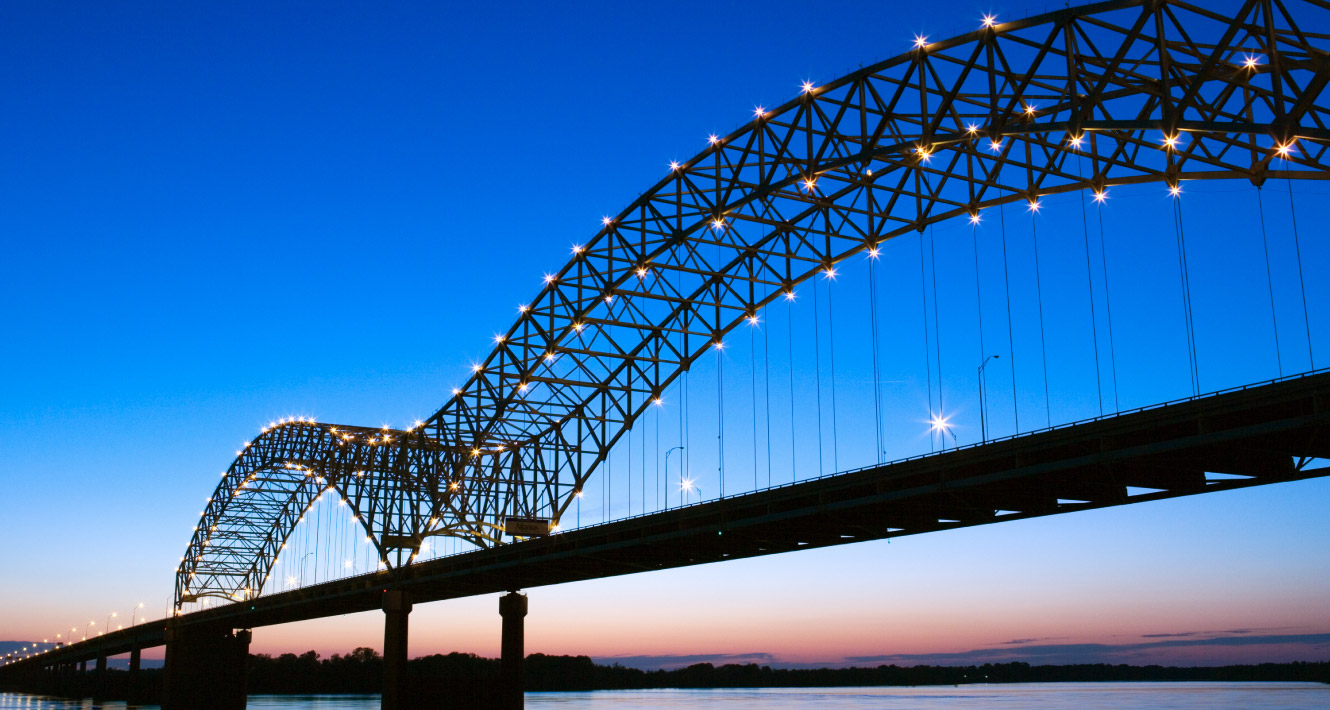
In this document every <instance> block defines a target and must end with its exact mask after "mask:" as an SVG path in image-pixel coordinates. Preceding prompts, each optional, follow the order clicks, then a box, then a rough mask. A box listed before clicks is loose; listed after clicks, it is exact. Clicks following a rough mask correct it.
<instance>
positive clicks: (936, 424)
mask: <svg viewBox="0 0 1330 710" xmlns="http://www.w3.org/2000/svg"><path fill="white" fill-rule="evenodd" d="M929 424H931V425H932V428H933V431H944V430H946V429H947V428H948V424H947V418H946V417H944V416H942V415H940V414H935V415H933V419H932V421H930V422H929Z"/></svg>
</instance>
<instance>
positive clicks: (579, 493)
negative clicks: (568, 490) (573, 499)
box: [573, 491, 582, 498]
mask: <svg viewBox="0 0 1330 710" xmlns="http://www.w3.org/2000/svg"><path fill="white" fill-rule="evenodd" d="M573 495H574V496H577V497H578V498H581V497H582V491H578V492H576V493H574V494H573Z"/></svg>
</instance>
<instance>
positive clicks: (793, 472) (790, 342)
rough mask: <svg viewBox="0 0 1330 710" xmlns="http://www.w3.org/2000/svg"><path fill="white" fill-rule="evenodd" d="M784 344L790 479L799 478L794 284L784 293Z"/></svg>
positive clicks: (796, 479)
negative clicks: (787, 354) (787, 358)
mask: <svg viewBox="0 0 1330 710" xmlns="http://www.w3.org/2000/svg"><path fill="white" fill-rule="evenodd" d="M785 313H786V316H785V344H786V345H787V346H788V347H789V349H790V367H789V368H788V369H789V373H790V479H791V480H794V481H798V480H799V464H798V461H799V458H798V446H799V444H798V439H797V438H796V437H795V435H794V286H790V292H789V293H788V294H786V295H785Z"/></svg>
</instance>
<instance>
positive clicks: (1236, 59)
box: [177, 0, 1330, 601]
mask: <svg viewBox="0 0 1330 710" xmlns="http://www.w3.org/2000/svg"><path fill="white" fill-rule="evenodd" d="M1327 9H1328V8H1327V6H1326V5H1325V4H1324V3H1322V2H1319V1H1316V0H1308V1H1306V2H1297V3H1292V2H1282V1H1279V0H1247V1H1246V2H1243V3H1242V4H1241V5H1240V7H1239V8H1238V9H1237V11H1236V12H1234V13H1233V15H1232V16H1231V17H1226V16H1224V15H1222V14H1220V13H1218V12H1215V11H1212V10H1210V9H1207V8H1205V7H1201V6H1199V5H1196V4H1189V3H1184V2H1168V1H1164V0H1114V1H1110V2H1100V3H1095V4H1091V5H1086V6H1082V7H1077V8H1069V9H1065V10H1059V11H1056V12H1052V13H1049V14H1045V15H1042V16H1038V17H1033V18H1029V19H1025V20H1020V21H1014V22H1004V23H998V22H995V21H994V22H989V21H985V22H984V25H983V26H982V27H980V28H979V29H977V30H976V31H975V32H972V33H970V34H967V35H963V36H960V37H956V38H952V39H948V40H944V41H939V42H931V41H929V40H928V38H919V41H918V42H917V43H916V46H914V47H913V48H912V49H911V50H910V51H908V52H906V53H904V54H901V55H899V56H896V57H893V58H891V59H888V60H886V61H884V62H881V63H879V64H876V65H873V66H870V67H867V68H865V69H862V70H860V71H858V72H855V73H853V74H850V75H848V76H845V77H842V78H840V79H837V80H836V81H833V82H830V83H827V84H825V85H821V86H815V85H811V84H809V85H806V86H805V87H804V91H803V92H802V93H801V94H800V95H798V96H797V97H796V98H794V99H792V100H790V101H788V102H787V103H785V104H783V105H782V106H780V107H777V108H774V109H771V110H759V111H758V112H756V114H755V115H754V117H753V119H752V120H751V121H750V122H749V123H748V124H746V125H744V126H743V127H741V128H740V129H738V130H736V131H735V132H733V133H731V134H730V135H727V136H723V137H720V136H713V137H711V138H710V139H709V141H708V142H707V144H706V146H705V147H704V149H703V150H702V151H701V152H700V153H699V154H697V155H696V156H694V157H693V158H691V159H689V160H687V161H684V162H682V163H679V164H674V165H671V166H669V169H668V170H667V174H666V175H665V177H663V178H662V179H661V180H660V181H659V182H658V183H657V184H656V185H654V186H652V187H651V189H649V190H648V191H647V192H645V193H643V195H642V196H641V197H640V198H639V199H637V200H636V201H635V202H633V203H632V204H631V205H629V206H628V207H627V208H626V209H625V210H623V211H622V212H620V213H619V214H618V215H616V216H614V217H613V218H606V220H605V222H604V224H603V225H602V228H601V229H600V230H599V231H598V232H596V233H595V234H594V235H592V236H591V237H590V238H589V240H588V241H587V243H586V244H585V245H584V246H579V247H576V248H574V253H573V254H572V258H571V259H570V261H569V262H568V263H567V264H565V265H564V266H563V268H561V269H560V270H559V271H558V272H556V273H554V274H550V275H549V276H547V277H546V283H545V285H544V287H543V288H542V289H541V291H540V292H539V293H538V294H537V295H536V297H535V298H534V299H533V300H532V301H531V302H530V305H529V306H527V307H524V308H523V311H522V313H521V316H520V317H519V318H518V320H517V322H516V323H514V325H513V326H512V327H511V328H510V329H509V330H508V331H506V332H505V333H504V335H503V336H502V337H501V338H500V339H499V342H498V344H497V345H496V347H495V348H494V350H493V351H492V352H491V354H490V355H489V357H488V358H486V360H485V361H484V362H483V363H481V364H480V365H478V366H477V368H476V372H475V373H474V374H473V376H472V377H471V378H470V379H469V380H468V381H467V383H466V384H465V385H464V386H463V387H461V388H459V389H458V390H456V391H455V392H454V394H453V397H452V398H451V399H450V400H449V401H448V402H447V403H446V404H445V405H444V406H443V407H442V408H441V409H440V410H439V411H438V412H437V413H436V414H434V415H433V416H432V417H430V419H429V420H428V421H427V422H426V423H425V424H424V426H423V427H422V428H421V429H418V430H414V431H413V432H411V433H409V436H411V437H415V438H414V439H413V440H414V441H420V442H422V445H424V444H425V443H426V442H427V443H428V446H430V447H434V448H432V449H429V450H430V451H431V452H433V453H432V454H431V455H430V456H432V457H433V458H432V459H431V458H430V456H423V455H422V457H421V458H420V460H421V461H422V462H423V461H426V460H429V461H430V463H429V464H428V466H426V465H425V464H423V463H422V464H420V465H421V466H424V468H421V469H419V470H416V472H415V473H412V474H411V476H412V478H410V480H411V481H412V483H411V484H410V485H406V486H403V487H402V489H401V490H402V491H407V490H410V491H412V492H411V493H410V494H409V495H411V496H415V498H412V500H413V503H412V504H411V505H404V506H402V507H401V508H400V509H399V510H400V514H401V515H403V516H404V517H403V518H402V519H401V520H398V521H395V522H394V525H396V526H397V527H396V528H395V529H397V530H411V531H412V534H428V533H430V532H438V531H444V532H447V533H448V534H456V535H460V536H463V537H466V538H468V539H470V540H472V541H473V542H475V543H476V544H479V545H489V544H493V543H494V542H495V540H496V536H494V535H492V534H490V533H489V532H488V531H492V530H494V529H496V527H497V526H498V525H500V524H501V518H502V516H503V515H504V514H505V513H506V512H509V513H510V512H514V510H516V509H517V506H520V510H522V511H524V512H526V513H527V514H533V515H542V516H548V517H550V518H551V519H553V520H555V521H557V520H558V519H559V518H560V516H562V515H563V514H564V512H565V511H566V510H567V508H568V506H569V505H570V504H571V503H572V501H573V500H574V496H575V495H576V493H577V492H578V491H580V490H581V488H582V486H583V485H584V484H585V483H586V481H587V480H588V478H589V477H590V476H591V475H592V474H593V473H594V472H595V471H596V470H597V467H598V465H599V464H600V463H601V462H602V461H603V460H604V458H605V456H606V455H607V453H608V451H609V450H610V449H611V447H612V446H613V445H614V443H615V442H616V441H617V440H618V439H619V437H620V436H622V435H623V433H624V432H626V431H627V430H628V429H629V428H630V427H631V426H632V424H633V422H634V421H635V419H637V418H638V417H639V416H640V415H641V414H642V413H643V412H644V411H646V410H647V409H648V408H649V407H650V406H651V404H652V402H653V400H655V399H657V398H659V397H660V396H661V394H662V393H663V392H664V391H665V390H666V388H668V387H669V386H670V385H671V383H673V382H674V381H675V380H676V379H677V378H679V377H680V376H681V375H682V373H684V372H685V371H687V369H688V368H689V366H690V365H691V364H692V363H693V362H694V361H696V360H697V359H698V358H699V357H700V356H701V355H702V354H703V353H704V352H705V351H706V350H707V349H708V347H710V345H711V344H713V343H715V342H717V341H719V340H720V339H722V338H723V337H724V336H725V334H726V333H728V332H729V331H730V330H732V329H733V328H735V327H736V326H738V325H739V324H741V323H742V322H743V321H744V319H746V318H749V317H752V316H754V315H755V314H756V313H757V312H758V311H760V310H761V309H762V308H763V307H765V306H766V305H768V304H769V303H771V302H772V301H774V300H775V299H777V298H780V297H781V295H782V294H783V293H785V292H788V291H790V290H791V289H793V288H794V287H795V286H797V285H798V284H800V283H801V282H803V281H805V280H807V279H809V278H810V277H812V276H813V275H815V274H816V273H818V272H819V271H821V270H824V269H828V268H831V267H832V266H834V265H835V264H836V263H837V262H839V261H841V260H843V259H846V258H848V257H850V256H853V255H855V254H857V253H860V252H863V251H865V250H870V249H876V248H877V247H878V246H879V245H881V244H882V243H883V242H885V241H887V240H889V239H891V238H893V237H896V236H899V235H902V234H908V233H912V232H915V231H917V230H922V229H924V228H926V227H927V225H929V224H932V223H935V222H939V221H942V220H947V219H951V218H954V217H958V216H964V215H973V214H978V213H980V212H982V211H983V210H985V209H987V208H990V207H993V206H997V205H1001V204H1005V203H1010V202H1016V201H1022V200H1037V199H1039V197H1041V196H1044V195H1049V194H1055V193H1060V192H1068V191H1075V190H1086V189H1089V190H1095V191H1101V190H1104V189H1107V188H1108V187H1111V186H1114V185H1123V184H1132V183H1141V182H1165V183H1169V184H1173V185H1176V184H1177V183H1179V182H1181V181H1186V180H1207V179H1233V178H1239V179H1246V180H1250V181H1252V182H1255V183H1257V184H1259V183H1261V182H1262V181H1264V180H1266V179H1269V178H1273V177H1279V178H1284V177H1287V178H1292V179H1324V178H1326V177H1327V176H1328V175H1330V172H1327V169H1326V168H1327V156H1326V149H1327V146H1328V145H1330V129H1327V125H1326V124H1327V116H1328V114H1327V110H1328V109H1330V107H1327V106H1326V105H1325V102H1324V101H1323V100H1322V93H1323V91H1324V88H1325V85H1326V82H1327V80H1330V53H1328V50H1330V35H1327V34H1326V33H1325V32H1324V31H1323V30H1324V29H1325V27H1326V24H1327V20H1330V12H1328V11H1327ZM1308 28H1314V30H1315V31H1313V30H1309V29H1308ZM346 429H348V430H349V428H346ZM403 436H407V434H403ZM330 444H331V445H336V442H335V441H331V440H328V439H326V438H325V440H324V441H323V445H330ZM327 453H329V452H323V453H321V454H319V455H326V454H327ZM243 458H244V455H242V457H241V459H243ZM274 460H276V459H274ZM310 460H311V461H321V460H322V459H318V458H317V456H313V457H312V458H311V459H310ZM329 460H332V459H329ZM240 461H241V460H240V459H238V460H237V464H236V466H238V465H240ZM318 465H319V466H326V465H332V464H318ZM337 465H340V464H337ZM236 466H233V469H235V467H236ZM316 470H317V471H319V472H320V475H324V476H325V477H330V476H329V471H331V470H332V469H330V468H318V469H316ZM237 475H239V474H237ZM338 475H340V476H341V477H342V479H344V478H345V473H344V471H343V472H342V473H340V474H338ZM342 479H339V480H342ZM403 480H406V479H403ZM455 484H456V485H455ZM224 485H225V482H224ZM291 485H292V486H294V488H293V489H292V490H293V491H295V490H303V488H301V487H300V486H295V485H294V484H291ZM393 485H395V484H393ZM412 486H419V488H418V489H416V488H412ZM220 493H222V490H221V489H219V494H220ZM228 494H229V493H228ZM297 495H298V493H296V492H293V493H292V497H293V498H294V497H296V496H297ZM393 495H395V494H393ZM402 495H408V494H407V493H405V492H404V493H403V494H402ZM387 497H388V498H391V495H388V496H387ZM274 505H276V504H274ZM299 507H300V506H299V505H298V504H297V505H295V506H294V507H293V509H294V508H299ZM282 510H286V509H285V508H282ZM385 510H386V508H385ZM256 514H258V515H268V516H269V517H270V518H273V517H274V516H277V515H278V514H276V513H272V512H269V511H266V510H265V511H260V512H257V513H256ZM282 514H283V515H288V516H289V513H282ZM207 525H208V517H207V515H206V514H205V519H204V521H203V524H202V526H203V529H205V530H206V529H207ZM255 526H256V529H259V530H269V529H271V530H275V529H279V528H281V525H275V524H274V525H269V524H267V523H256V524H255ZM379 534H386V533H384V532H383V531H379ZM199 542H200V538H199V537H198V535H196V537H195V541H194V542H193V543H191V546H190V551H189V553H188V554H187V558H186V562H187V565H186V566H182V568H181V572H180V578H181V579H184V578H185V575H187V574H196V573H197V572H198V570H200V569H201V568H200V567H199V566H198V565H199V564H203V563H204V562H205V561H207V560H211V559H212V558H210V557H209V552H208V550H207V549H205V548H206V547H208V546H207V545H204V546H203V547H200V546H199V544H198V543H199ZM247 549H249V548H247ZM253 549H261V548H258V547H254V548H253ZM262 549H266V548H262ZM255 554H259V553H255ZM196 556H197V557H196ZM407 559H409V557H408V558H407ZM190 564H192V565H194V566H193V567H189V566H188V565H190ZM209 564H212V563H211V562H210V563H209ZM217 564H220V563H217ZM254 569H257V567H255V568H254ZM211 579H212V580H213V581H212V582H209V583H210V584H216V585H221V586H219V587H218V589H219V590H221V591H225V592H226V593H227V594H231V595H233V594H235V593H236V591H237V590H238V589H241V588H238V587H234V586H230V587H228V586H226V585H227V584H228V582H227V580H228V579H230V578H229V577H222V576H214V577H212V578H211ZM186 581H187V580H186ZM181 588H182V586H181V582H180V581H178V582H177V589H178V590H179V589H181ZM193 589H196V590H197V589H199V587H198V584H197V583H196V584H195V586H194V587H193ZM177 601H179V597H178V598H177Z"/></svg>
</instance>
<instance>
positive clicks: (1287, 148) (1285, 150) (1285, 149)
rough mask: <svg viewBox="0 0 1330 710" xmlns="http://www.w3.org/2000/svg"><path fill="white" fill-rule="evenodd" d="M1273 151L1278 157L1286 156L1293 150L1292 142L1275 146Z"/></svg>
mask: <svg viewBox="0 0 1330 710" xmlns="http://www.w3.org/2000/svg"><path fill="white" fill-rule="evenodd" d="M1275 152H1276V153H1278V154H1279V157H1281V158H1287V157H1288V156H1289V153H1292V152H1293V144H1292V143H1285V144H1283V145H1279V146H1275Z"/></svg>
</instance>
